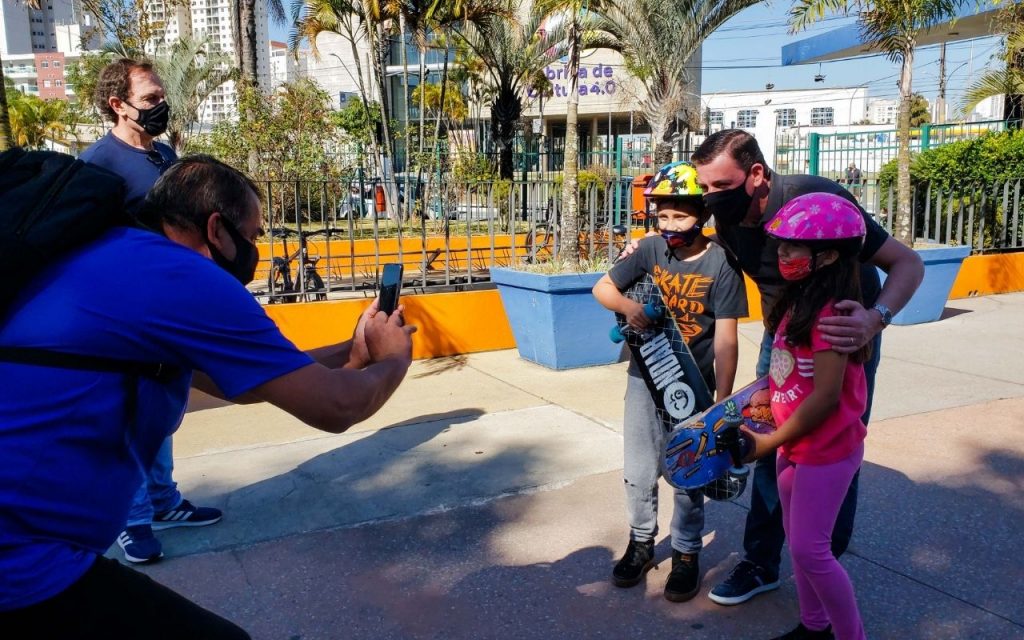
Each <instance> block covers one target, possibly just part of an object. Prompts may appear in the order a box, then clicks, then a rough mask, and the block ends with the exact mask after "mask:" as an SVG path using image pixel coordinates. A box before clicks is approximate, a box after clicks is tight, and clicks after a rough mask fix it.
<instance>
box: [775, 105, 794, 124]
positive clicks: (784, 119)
mask: <svg viewBox="0 0 1024 640" xmlns="http://www.w3.org/2000/svg"><path fill="white" fill-rule="evenodd" d="M795 124H796V109H776V110H775V126H777V127H792V126H794V125H795Z"/></svg>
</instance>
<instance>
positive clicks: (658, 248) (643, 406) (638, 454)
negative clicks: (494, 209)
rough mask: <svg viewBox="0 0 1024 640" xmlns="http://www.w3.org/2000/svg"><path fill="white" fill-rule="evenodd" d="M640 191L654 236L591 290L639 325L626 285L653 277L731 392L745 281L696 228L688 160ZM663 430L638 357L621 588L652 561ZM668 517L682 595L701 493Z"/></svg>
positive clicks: (712, 378) (717, 381)
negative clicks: (650, 209)
mask: <svg viewBox="0 0 1024 640" xmlns="http://www.w3.org/2000/svg"><path fill="white" fill-rule="evenodd" d="M644 195H645V196H646V197H647V198H648V199H649V200H650V202H651V203H652V204H653V205H654V207H655V210H656V219H657V224H658V231H659V235H655V236H649V237H646V238H644V239H643V240H641V242H640V244H639V246H638V248H637V250H636V251H634V252H632V253H631V254H629V256H626V257H624V258H622V259H621V260H620V261H619V262H618V263H616V264H615V265H614V266H613V267H612V268H611V270H610V271H609V272H608V273H607V274H605V276H604V277H603V278H601V280H600V281H599V282H598V283H597V285H595V286H594V297H596V298H597V300H598V302H600V303H601V304H602V305H604V306H605V307H607V308H608V309H610V310H612V311H615V312H617V313H621V314H623V315H624V316H626V319H627V321H628V322H629V324H630V325H631V326H632V327H634V328H636V329H643V328H645V327H647V325H648V324H649V323H650V320H649V319H648V318H647V316H646V314H645V313H644V309H643V305H641V304H639V303H637V302H635V301H633V300H631V299H630V298H628V297H626V296H625V295H623V292H624V291H625V290H626V289H628V288H629V287H630V286H631V285H633V284H634V283H635V282H637V281H638V280H640V279H641V278H644V277H650V278H651V279H652V280H653V281H654V282H655V283H657V284H658V287H659V289H660V290H661V296H662V299H663V301H664V303H665V305H666V306H667V307H669V308H671V310H672V313H673V315H674V316H675V319H676V322H677V324H678V325H679V331H680V333H681V334H682V335H683V337H684V338H685V339H686V343H687V345H688V346H689V348H690V351H691V352H692V353H693V356H694V359H695V360H696V361H697V364H698V365H699V366H700V369H701V373H702V374H703V376H704V380H705V382H706V383H707V385H708V389H710V390H711V391H712V392H717V395H716V398H717V399H719V400H720V399H722V398H725V397H726V396H728V395H729V394H731V393H732V387H733V382H734V379H735V377H736V363H737V358H738V347H737V332H736V321H737V319H738V318H741V317H743V316H746V315H747V299H746V294H745V291H744V288H743V278H742V276H741V275H740V273H739V272H738V271H737V270H736V269H735V268H734V267H733V266H732V265H730V264H729V262H728V260H727V259H726V254H725V251H724V250H723V249H722V247H720V246H719V245H717V244H715V243H713V242H711V241H710V240H709V239H708V238H707V237H706V236H705V235H704V233H703V227H704V223H705V222H707V219H708V214H707V213H706V212H705V210H704V203H703V193H702V191H701V189H700V187H698V186H697V173H696V170H695V169H694V168H693V165H691V164H689V163H686V162H674V163H672V164H668V165H666V166H664V167H662V168H661V170H660V171H658V173H657V174H656V175H655V176H654V178H653V179H652V180H651V181H650V182H649V183H648V186H647V189H646V190H645V191H644ZM665 435H666V434H665V433H664V431H663V430H662V428H661V426H660V422H659V420H658V419H657V415H656V412H655V404H654V401H653V400H652V398H651V396H650V393H649V392H648V390H647V386H646V384H645V383H644V380H643V377H642V375H641V373H640V370H639V369H638V367H637V365H636V363H634V362H630V365H629V370H628V378H627V382H626V399H625V416H624V419H623V444H624V453H625V459H624V464H623V475H624V480H625V485H626V509H627V512H628V515H629V522H630V541H629V545H628V546H627V548H626V552H625V554H624V555H623V556H622V559H621V560H619V562H618V564H616V565H615V568H614V569H613V570H612V582H613V583H614V584H615V585H616V586H618V587H632V586H634V585H636V584H639V583H640V581H641V580H642V579H643V577H644V575H645V574H646V573H647V571H649V570H650V569H651V568H652V567H653V566H654V564H655V562H654V538H655V536H656V535H657V533H658V513H657V509H658V478H659V477H660V474H661V467H660V464H661V457H662V449H663V446H664V438H665ZM674 506H675V510H674V513H673V516H672V571H671V572H670V574H669V577H668V581H667V582H666V585H665V598H667V599H668V600H671V601H673V602H685V601H686V600H689V599H691V598H693V597H694V596H695V595H696V594H697V593H698V591H699V590H700V567H699V564H698V554H699V553H700V550H701V546H702V545H701V533H702V531H703V528H704V495H703V494H702V493H701V492H700V491H681V490H676V492H675V496H674Z"/></svg>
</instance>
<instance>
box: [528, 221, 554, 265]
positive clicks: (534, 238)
mask: <svg viewBox="0 0 1024 640" xmlns="http://www.w3.org/2000/svg"><path fill="white" fill-rule="evenodd" d="M550 243H551V234H550V233H549V232H548V230H547V229H533V230H531V231H530V232H529V233H528V234H527V235H526V256H525V257H524V258H523V260H524V261H526V262H527V263H529V264H534V263H538V262H549V261H550V260H551V258H552V250H551V246H550Z"/></svg>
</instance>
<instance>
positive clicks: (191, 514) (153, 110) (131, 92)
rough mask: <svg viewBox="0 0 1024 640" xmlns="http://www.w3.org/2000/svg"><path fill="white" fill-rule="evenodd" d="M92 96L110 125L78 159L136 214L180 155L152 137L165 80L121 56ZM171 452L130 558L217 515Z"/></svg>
mask: <svg viewBox="0 0 1024 640" xmlns="http://www.w3.org/2000/svg"><path fill="white" fill-rule="evenodd" d="M94 101H95V103H96V106H97V107H98V108H99V110H100V111H101V112H102V113H103V114H104V115H105V116H106V118H107V119H108V120H110V121H111V122H113V123H114V128H113V129H112V130H111V131H110V132H109V133H107V135H106V136H104V137H103V138H102V139H100V140H99V141H97V142H96V144H94V145H92V146H91V147H89V148H88V149H87V150H86V151H85V153H83V154H82V160H84V161H85V162H89V163H92V164H96V165H99V166H101V167H103V168H105V169H109V170H110V171H112V172H114V173H116V174H117V175H119V176H121V178H122V179H124V181H125V186H126V189H125V207H126V208H127V209H128V211H129V212H130V213H133V214H134V213H137V212H138V209H139V208H140V207H141V206H142V203H143V201H144V199H145V197H146V194H147V193H148V192H149V190H150V188H152V186H153V184H154V183H155V182H156V181H157V179H158V178H159V177H160V175H161V174H163V172H164V171H166V170H167V168H168V167H170V166H171V164H173V163H174V161H176V160H177V159H178V156H177V155H176V154H175V153H174V150H173V149H171V148H170V147H169V146H167V145H166V144H163V143H161V142H157V141H156V140H155V138H156V137H157V136H160V135H162V134H163V133H164V131H165V130H166V129H167V122H168V119H169V118H170V106H169V105H168V104H167V100H166V98H165V96H164V87H163V84H162V83H161V82H160V78H159V77H158V76H157V75H156V74H155V73H154V72H153V67H152V66H151V65H150V64H149V63H146V62H138V61H135V60H129V59H127V58H122V59H120V60H117V61H115V62H112V63H111V64H109V65H107V66H106V67H104V68H103V71H101V72H100V76H99V82H98V83H97V85H96V94H95V96H94ZM217 255H218V254H214V257H217ZM172 451H173V448H172V442H171V438H170V437H168V438H167V440H166V442H165V443H164V444H163V446H162V447H161V449H160V451H159V453H158V454H157V457H156V460H155V461H154V462H153V465H152V466H151V467H150V468H149V469H148V470H147V471H146V474H145V475H146V478H145V480H144V481H143V483H142V485H141V486H140V488H139V490H138V492H137V493H136V496H135V502H134V504H133V506H132V509H131V511H130V512H129V513H128V520H127V522H126V523H125V528H124V531H123V532H122V533H121V535H120V536H118V539H117V543H118V546H119V547H121V551H122V552H124V558H125V560H127V561H129V562H135V563H144V562H153V561H155V560H158V559H159V558H160V557H161V556H162V555H163V551H162V545H161V544H160V541H159V540H158V539H157V538H156V536H154V535H153V530H154V529H156V530H160V529H166V528H170V527H183V526H188V527H196V526H204V525H209V524H214V523H215V522H218V521H219V520H220V518H221V515H222V514H221V512H220V510H218V509H213V508H211V507H197V506H195V505H193V504H192V503H191V502H189V501H188V500H186V499H184V497H182V495H181V493H180V492H179V491H178V487H177V484H176V483H175V482H174V478H173V469H174V458H173V454H172Z"/></svg>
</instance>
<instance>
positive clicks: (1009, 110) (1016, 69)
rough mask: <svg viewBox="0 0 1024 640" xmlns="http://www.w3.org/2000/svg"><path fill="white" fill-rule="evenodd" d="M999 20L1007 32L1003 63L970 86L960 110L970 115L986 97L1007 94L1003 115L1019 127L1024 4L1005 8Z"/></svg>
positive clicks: (1023, 109)
mask: <svg viewBox="0 0 1024 640" xmlns="http://www.w3.org/2000/svg"><path fill="white" fill-rule="evenodd" d="M996 22H997V25H998V26H999V27H1002V28H1005V29H1006V32H1007V33H1006V39H1005V40H1004V42H1003V48H1002V51H1001V52H1000V56H999V57H1001V58H1002V62H1003V66H1002V68H998V69H986V70H985V71H984V72H982V74H981V75H980V76H979V77H978V78H976V79H975V80H974V82H972V83H971V85H970V86H969V87H967V90H966V91H965V92H964V95H963V99H962V100H961V102H960V105H959V111H960V114H961V115H962V116H964V117H966V116H967V115H968V114H970V112H971V111H973V110H974V108H975V107H977V106H978V103H980V102H981V101H982V100H985V99H987V98H991V97H993V96H1000V95H1001V96H1005V98H1004V103H1003V104H1004V108H1003V118H1004V119H1005V120H1006V124H1007V126H1008V127H1014V128H1019V127H1020V126H1021V120H1022V119H1024V5H1021V4H1019V3H1018V4H1011V5H1008V6H1007V7H1005V8H1004V9H1001V10H1000V12H999V15H998V17H997V19H996Z"/></svg>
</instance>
